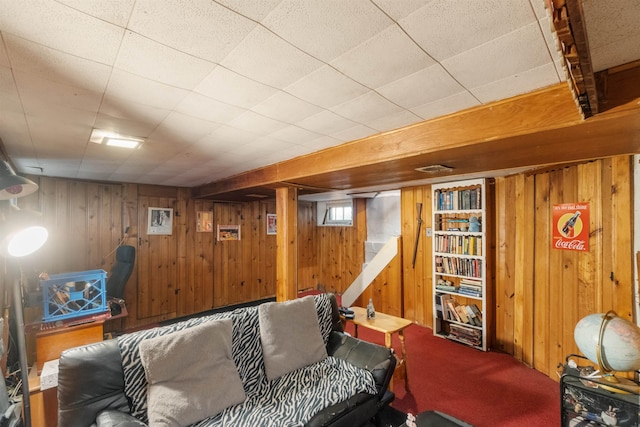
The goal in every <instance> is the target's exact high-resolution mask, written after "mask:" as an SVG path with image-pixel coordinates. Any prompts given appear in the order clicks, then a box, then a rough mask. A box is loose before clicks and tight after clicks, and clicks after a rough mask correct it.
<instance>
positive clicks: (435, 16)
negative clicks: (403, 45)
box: [399, 0, 536, 61]
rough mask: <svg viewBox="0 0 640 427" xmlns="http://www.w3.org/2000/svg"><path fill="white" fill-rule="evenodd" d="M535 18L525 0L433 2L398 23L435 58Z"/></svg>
mask: <svg viewBox="0 0 640 427" xmlns="http://www.w3.org/2000/svg"><path fill="white" fill-rule="evenodd" d="M535 20H536V16H535V13H534V12H533V11H532V10H531V6H530V5H529V3H528V2H524V1H517V2H510V3H509V6H508V7H506V6H505V3H504V1H503V0H483V1H477V0H457V1H434V2H431V3H429V4H427V5H426V6H424V7H422V8H420V9H418V10H417V11H416V12H415V13H412V14H411V15H409V16H408V17H406V18H404V19H401V20H400V22H399V24H400V26H401V27H402V28H404V29H405V30H406V31H407V32H408V33H409V36H410V37H411V38H412V39H413V40H415V41H416V42H417V43H418V44H419V45H421V46H422V48H423V49H424V50H425V51H426V52H427V53H428V54H429V55H430V56H431V57H432V58H434V59H436V60H437V61H442V60H444V59H447V58H450V57H452V56H455V55H457V54H460V53H461V52H464V51H466V50H469V49H472V48H474V47H476V46H479V45H481V44H483V43H486V42H488V41H490V40H493V39H495V38H498V37H500V36H502V35H505V34H508V33H510V32H512V31H515V30H516V29H518V28H520V27H522V26H523V25H527V24H530V23H531V22H534V21H535Z"/></svg>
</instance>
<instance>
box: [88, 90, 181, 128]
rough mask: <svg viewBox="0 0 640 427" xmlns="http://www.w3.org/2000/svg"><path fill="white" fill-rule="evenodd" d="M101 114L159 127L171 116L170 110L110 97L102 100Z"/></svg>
mask: <svg viewBox="0 0 640 427" xmlns="http://www.w3.org/2000/svg"><path fill="white" fill-rule="evenodd" d="M100 113H101V114H105V115H108V116H111V117H115V118H120V119H127V120H139V121H144V122H149V123H155V124H156V125H157V124H159V123H160V122H161V121H162V120H163V119H164V118H166V117H167V116H168V115H169V113H170V110H167V109H165V108H157V107H153V106H150V105H145V104H141V103H139V102H133V101H127V102H123V101H122V100H121V99H118V98H114V97H108V98H105V99H103V100H102V104H101V105H100Z"/></svg>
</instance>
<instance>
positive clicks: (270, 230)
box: [267, 214, 278, 234]
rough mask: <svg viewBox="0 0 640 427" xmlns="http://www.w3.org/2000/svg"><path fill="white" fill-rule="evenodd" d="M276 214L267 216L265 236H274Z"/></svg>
mask: <svg viewBox="0 0 640 427" xmlns="http://www.w3.org/2000/svg"><path fill="white" fill-rule="evenodd" d="M276 225H277V223H276V214H267V234H276V231H277V230H278V229H277V227H276Z"/></svg>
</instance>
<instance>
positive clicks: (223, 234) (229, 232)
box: [218, 224, 240, 241]
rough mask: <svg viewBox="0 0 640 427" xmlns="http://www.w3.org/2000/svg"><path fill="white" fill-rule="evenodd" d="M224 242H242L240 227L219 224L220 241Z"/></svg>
mask: <svg viewBox="0 0 640 427" xmlns="http://www.w3.org/2000/svg"><path fill="white" fill-rule="evenodd" d="M224 240H240V226H239V225H220V224H218V241H224Z"/></svg>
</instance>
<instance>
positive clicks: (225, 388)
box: [139, 319, 246, 426]
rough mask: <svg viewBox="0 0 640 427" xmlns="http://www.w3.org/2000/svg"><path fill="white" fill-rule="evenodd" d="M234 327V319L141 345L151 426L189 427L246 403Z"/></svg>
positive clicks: (202, 326) (196, 327) (146, 341)
mask: <svg viewBox="0 0 640 427" xmlns="http://www.w3.org/2000/svg"><path fill="white" fill-rule="evenodd" d="M232 328H233V324H232V321H231V319H223V320H216V321H211V322H206V323H203V324H201V325H198V326H193V327H190V328H186V329H183V330H181V331H177V332H173V333H170V334H167V335H162V336H159V337H155V338H150V339H146V340H144V341H142V342H141V343H140V346H139V349H140V359H141V361H142V365H143V366H144V371H145V376H146V378H147V382H148V384H149V385H148V387H149V392H148V398H147V411H148V416H149V425H151V426H155V425H162V426H187V425H189V424H193V423H195V422H197V421H200V420H203V419H205V418H208V417H211V416H214V415H216V414H218V413H219V412H222V411H223V410H224V409H225V408H227V407H229V406H231V405H235V404H238V403H241V402H242V401H244V400H245V398H246V396H245V393H244V389H243V387H242V381H241V380H240V376H239V375H238V370H237V369H236V365H235V363H234V362H233V357H232V354H231V334H232Z"/></svg>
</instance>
